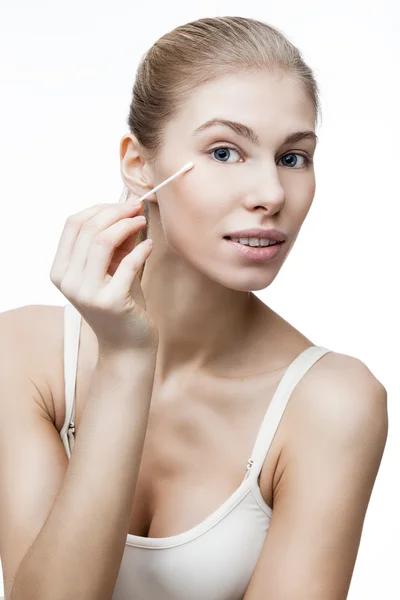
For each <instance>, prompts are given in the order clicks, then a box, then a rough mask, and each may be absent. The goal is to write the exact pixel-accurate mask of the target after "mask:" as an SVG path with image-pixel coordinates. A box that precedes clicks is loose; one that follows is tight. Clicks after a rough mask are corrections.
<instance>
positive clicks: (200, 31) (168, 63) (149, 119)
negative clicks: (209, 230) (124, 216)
mask: <svg viewBox="0 0 400 600" xmlns="http://www.w3.org/2000/svg"><path fill="white" fill-rule="evenodd" d="M259 69H268V70H270V71H271V72H273V73H277V74H281V75H282V77H283V76H284V75H286V76H289V77H292V78H293V80H295V81H296V82H297V83H298V84H299V85H300V87H301V88H302V89H303V90H304V92H305V94H306V96H307V97H308V98H309V99H310V100H311V102H312V104H313V106H314V111H315V125H317V123H318V119H319V116H320V113H321V105H320V100H319V88H318V84H317V82H316V80H315V78H314V75H313V72H312V70H311V69H310V67H308V66H307V65H306V63H305V62H304V60H303V57H302V54H301V52H300V51H299V50H298V49H297V48H296V47H295V46H294V45H293V44H292V43H291V42H290V41H289V40H288V39H287V38H286V37H285V35H284V34H283V33H282V32H281V31H280V30H279V29H277V28H276V27H273V26H271V25H268V24H267V23H264V22H263V21H257V20H255V19H250V18H245V17H230V16H228V17H210V18H203V19H198V20H197V21H192V22H190V23H186V24H184V25H180V26H178V27H176V28H175V29H173V30H172V31H170V32H168V33H166V34H165V35H163V36H162V37H161V38H159V39H158V40H157V41H156V42H155V43H154V44H153V46H152V47H151V48H150V49H149V50H148V51H147V52H146V53H145V54H144V55H143V57H142V59H141V61H140V64H139V66H138V69H137V71H136V77H135V82H134V85H133V89H132V101H131V104H130V108H129V116H128V119H127V124H128V126H129V131H130V133H132V134H133V135H135V136H136V138H137V140H138V141H139V143H140V144H141V145H142V146H143V148H145V149H146V151H147V153H148V158H149V162H150V163H154V162H155V161H156V160H157V157H158V155H159V153H160V150H161V147H162V141H163V132H164V128H165V126H166V124H167V123H168V121H169V119H171V118H172V117H173V116H175V115H176V114H177V113H178V112H179V110H180V108H181V107H182V106H183V105H184V104H185V103H186V102H187V98H188V97H189V96H190V95H191V94H192V93H193V91H194V90H195V89H196V88H197V87H199V86H201V85H203V84H205V83H207V82H209V81H211V80H212V79H215V78H218V77H219V76H222V75H228V74H233V73H237V72H238V71H256V70H259ZM128 195H129V190H128V188H126V187H124V190H123V192H122V194H121V198H120V200H119V201H120V202H124V201H126V199H127V197H128ZM144 204H145V206H144V214H145V216H146V218H147V224H146V227H145V228H143V230H141V231H140V232H139V234H138V235H137V242H136V243H137V244H139V243H140V242H142V241H143V240H145V239H146V238H147V235H148V218H149V211H148V204H147V201H146V200H145V201H144ZM143 268H144V267H143ZM143 268H142V269H141V272H140V273H139V278H140V279H141V278H142V274H143Z"/></svg>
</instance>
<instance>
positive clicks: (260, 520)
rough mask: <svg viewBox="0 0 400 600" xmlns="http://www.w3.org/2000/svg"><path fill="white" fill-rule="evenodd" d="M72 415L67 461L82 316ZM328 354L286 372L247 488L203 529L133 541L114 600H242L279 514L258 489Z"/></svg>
mask: <svg viewBox="0 0 400 600" xmlns="http://www.w3.org/2000/svg"><path fill="white" fill-rule="evenodd" d="M64 311H65V312H64V326H65V329H64V334H65V336H64V376H65V399H66V415H65V422H64V425H63V427H62V429H61V432H60V437H61V439H62V442H63V444H64V447H65V450H66V453H67V456H68V458H70V457H71V451H72V450H73V447H74V418H75V382H76V368H77V359H78V349H79V335H80V325H81V315H80V313H79V312H78V311H77V310H76V309H75V307H74V306H73V305H71V304H67V305H66V306H65V309H64ZM327 352H331V350H328V349H327V348H323V347H322V346H311V347H309V348H307V349H306V350H304V351H303V352H302V353H301V354H299V356H297V357H296V358H295V359H294V360H293V362H292V363H291V364H290V365H289V367H288V368H287V370H286V371H285V373H284V375H283V377H282V379H281V381H280V382H279V385H278V387H277V389H276V391H275V394H274V396H273V398H272V400H271V402H270V404H269V406H268V409H267V411H266V414H265V417H264V419H263V421H262V423H261V426H260V429H259V432H258V435H257V438H256V441H255V444H254V447H253V451H252V453H251V456H250V458H249V461H248V463H247V468H245V465H243V472H244V478H243V481H242V483H241V484H240V486H239V487H238V488H237V489H236V490H235V491H234V492H233V494H232V495H231V496H230V497H229V498H227V500H225V502H224V503H223V504H222V505H221V506H219V507H218V508H217V509H216V510H215V511H214V512H213V513H212V514H211V515H209V516H208V517H206V519H204V521H202V522H201V523H199V524H198V525H195V526H194V527H192V528H191V529H189V530H188V531H185V532H184V533H180V534H178V535H173V536H169V537H163V538H151V537H148V538H145V537H141V536H138V535H131V534H127V537H126V545H125V550H124V554H123V558H122V562H121V567H120V570H119V573H118V578H117V581H116V585H115V588H114V593H113V596H112V600H205V599H207V600H242V598H243V596H244V594H245V592H246V589H247V587H248V585H249V583H250V579H251V576H252V574H253V571H254V569H255V567H256V565H257V561H258V558H259V556H260V553H261V549H262V546H263V544H264V540H265V537H266V535H267V531H268V527H269V523H270V519H271V515H272V509H271V508H270V507H269V506H268V505H267V504H266V503H265V501H264V499H263V497H262V495H261V492H260V488H259V481H258V479H259V475H260V472H261V469H262V466H263V464H264V460H265V457H266V455H267V452H268V449H269V447H270V445H271V442H272V440H273V438H274V435H275V432H276V430H277V428H278V425H279V423H280V421H281V418H282V416H283V413H284V411H285V408H286V405H287V403H288V400H289V398H290V395H291V393H292V391H293V389H294V388H295V386H296V385H297V383H298V382H299V381H300V379H301V378H302V377H303V375H305V373H307V371H308V370H309V369H310V368H311V367H312V366H313V365H314V364H315V363H316V362H317V361H318V360H319V359H320V358H321V357H322V356H324V355H325V354H326V353H327Z"/></svg>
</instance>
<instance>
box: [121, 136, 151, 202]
mask: <svg viewBox="0 0 400 600" xmlns="http://www.w3.org/2000/svg"><path fill="white" fill-rule="evenodd" d="M119 155H120V159H121V164H120V169H121V177H122V180H123V182H124V184H125V186H126V187H127V188H128V190H129V194H128V196H127V198H126V201H128V202H129V201H131V200H132V199H137V198H140V197H141V196H143V195H144V194H146V193H147V192H149V191H150V190H151V189H153V187H155V186H154V185H153V183H152V181H151V173H150V168H149V165H148V164H147V162H146V160H145V159H144V158H143V157H142V153H141V151H140V144H139V142H138V140H137V138H136V137H135V136H134V135H132V134H126V135H124V136H123V138H122V139H121V142H120V147H119ZM146 200H157V195H156V193H153V194H151V195H150V196H147V198H146Z"/></svg>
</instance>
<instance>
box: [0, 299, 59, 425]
mask: <svg viewBox="0 0 400 600" xmlns="http://www.w3.org/2000/svg"><path fill="white" fill-rule="evenodd" d="M63 310H64V309H63V307H62V306H46V305H27V306H21V307H18V308H14V309H11V310H7V311H4V312H2V313H0V332H1V334H0V335H1V337H2V340H3V343H2V344H1V353H2V356H0V361H1V362H2V364H5V361H6V363H7V365H8V367H9V368H14V367H13V365H14V366H15V367H18V369H19V370H20V371H21V374H22V373H24V374H25V376H28V377H29V378H30V380H31V383H32V384H33V388H34V389H35V393H34V398H33V400H34V401H35V402H37V403H38V404H39V405H40V407H41V408H42V409H43V410H44V411H45V412H47V414H48V416H49V418H51V420H52V421H53V423H55V410H54V402H53V396H54V393H56V392H57V390H58V388H59V387H60V385H62V382H63V377H64V376H63V371H62V358H63ZM16 358H17V359H18V360H15V359H16Z"/></svg>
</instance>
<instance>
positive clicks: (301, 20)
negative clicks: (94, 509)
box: [0, 0, 400, 600]
mask: <svg viewBox="0 0 400 600" xmlns="http://www.w3.org/2000/svg"><path fill="white" fill-rule="evenodd" d="M399 10H400V9H399V5H398V3H397V2H396V0H380V2H376V1H375V2H372V1H370V0H357V1H356V0H346V1H345V0H336V2H334V3H330V2H321V1H310V0H302V1H299V0H296V1H294V0H285V2H282V3H277V2H274V3H272V2H262V1H261V0H260V2H249V1H247V2H236V1H233V0H230V1H229V2H226V1H221V0H219V1H218V2H207V1H202V2H194V1H193V0H191V1H190V2H167V3H158V2H157V3H156V2H133V1H132V0H131V1H130V2H128V1H124V0H114V1H113V2H112V3H111V2H104V1H100V0H96V1H95V2H94V1H86V2H85V1H82V0H80V1H79V2H78V1H77V0H70V1H69V2H68V3H64V2H49V1H48V2H45V1H44V0H36V1H35V2H28V0H25V1H21V0H19V1H18V0H13V1H12V2H11V1H9V2H7V3H6V2H3V3H2V4H1V8H0V55H1V62H0V84H1V90H0V102H1V107H0V108H1V110H0V132H1V134H0V165H1V166H0V170H1V178H0V198H1V210H0V257H1V258H0V268H1V280H0V281H1V283H0V286H1V294H0V311H6V310H10V309H13V308H16V307H18V306H24V305H29V304H45V305H62V304H65V303H66V299H65V297H64V296H63V295H62V294H61V293H60V292H59V291H58V289H57V288H56V287H55V286H54V285H53V284H52V283H51V281H50V278H49V273H50V267H51V264H52V261H53V257H54V254H55V251H56V248H57V244H58V240H59V237H60V235H61V231H62V228H63V225H64V222H65V220H66V218H67V217H68V216H69V215H70V214H72V213H75V212H78V211H80V210H82V209H83V208H85V207H87V206H90V205H92V204H95V203H98V202H113V201H115V202H117V201H118V198H119V194H120V192H121V189H122V181H121V177H120V171H119V153H118V150H119V141H120V139H121V137H122V135H123V134H124V133H125V132H127V131H128V128H127V125H126V118H127V115H128V108H129V103H130V93H131V87H132V85H133V81H134V76H135V71H136V68H137V65H138V61H139V59H140V58H141V56H142V54H144V53H145V52H146V50H147V49H148V48H149V47H150V46H151V45H152V44H153V43H154V42H155V41H156V39H157V38H158V37H160V36H161V35H163V34H164V33H166V32H167V31H169V30H171V29H173V28H174V27H176V26H177V25H180V24H183V23H185V22H188V21H192V20H194V19H197V18H200V17H206V16H209V17H211V16H217V15H237V16H244V17H253V18H257V19H261V20H264V21H266V22H268V23H270V24H271V25H274V26H276V27H278V28H279V29H280V30H282V31H283V33H284V34H285V35H287V36H288V38H289V39H290V41H291V42H293V43H294V44H295V45H296V46H297V47H299V48H300V50H301V51H302V53H303V56H304V58H305V60H306V62H307V63H308V64H309V65H310V66H311V67H312V68H313V69H314V72H315V75H316V77H317V79H318V82H319V85H320V88H321V100H322V111H323V122H322V126H320V127H319V128H318V129H317V133H318V135H319V138H320V142H319V145H318V148H317V152H316V155H315V171H316V177H317V191H316V195H315V199H314V203H313V206H312V208H311V211H310V213H309V214H308V216H307V218H306V221H305V223H304V225H303V228H302V230H301V232H300V235H299V237H298V239H297V241H296V244H295V246H294V248H293V250H292V252H291V254H290V256H289V258H288V259H287V261H286V263H285V264H284V266H283V268H282V271H281V272H280V273H279V275H278V276H277V278H276V280H275V281H274V282H273V285H271V287H270V288H267V289H265V290H263V291H261V292H257V295H258V296H259V297H260V298H262V299H263V300H264V301H265V302H266V303H267V304H269V305H270V306H271V307H272V308H273V309H274V310H276V311H277V312H278V313H279V314H280V315H282V316H283V317H284V318H285V319H287V320H288V321H289V322H290V323H292V324H293V325H294V326H295V327H297V328H298V329H299V330H300V331H301V332H303V333H304V334H305V335H306V336H307V337H309V338H310V339H312V340H313V342H314V343H315V344H317V345H322V346H325V347H327V348H330V349H332V350H334V351H336V352H340V353H344V354H349V355H352V356H356V357H357V358H359V359H361V360H362V361H363V362H365V364H366V365H367V366H368V368H369V369H370V370H371V371H372V372H373V374H374V375H375V376H376V377H377V378H378V379H379V380H380V381H381V382H382V383H383V384H384V385H385V387H386V389H387V390H388V403H389V420H390V425H389V427H390V430H389V437H388V441H387V445H386V450H385V454H384V457H383V460H382V463H381V468H380V471H379V474H378V478H377V480H376V483H375V487H374V490H373V493H372V497H371V501H370V505H369V508H368V512H367V515H366V519H365V523H364V529H363V535H362V539H361V544H360V550H359V554H358V557H357V562H356V566H355V570H354V575H353V580H352V584H351V588H350V593H349V596H348V598H349V599H350V600H376V598H382V600H395V599H398V598H400V581H399V577H398V569H399V563H400V553H399V542H398V540H399V538H400V517H399V506H400V493H399V485H398V481H399V462H400V460H399V459H400V447H399V446H400V444H399V440H400V427H399V405H398V402H399V391H400V390H399V384H398V363H399V358H400V353H399V346H398V341H399V334H400V331H399V318H398V308H397V309H396V306H397V307H399V306H400V298H399V293H398V278H399V277H398V274H399V268H398V263H399V250H398V235H397V230H398V227H399V210H398V208H399V200H400V198H399V190H398V183H399V171H400V169H399V159H400V151H399V133H400V129H399V117H398V114H399V100H400V98H399V94H398V84H399V81H398V79H399V77H398V74H399V54H400V53H399V49H400V45H399V35H398V34H399V26H400V18H399V16H400V15H399ZM10 401H12V399H10ZM340 493H345V490H338V494H340ZM321 600H322V599H321Z"/></svg>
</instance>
